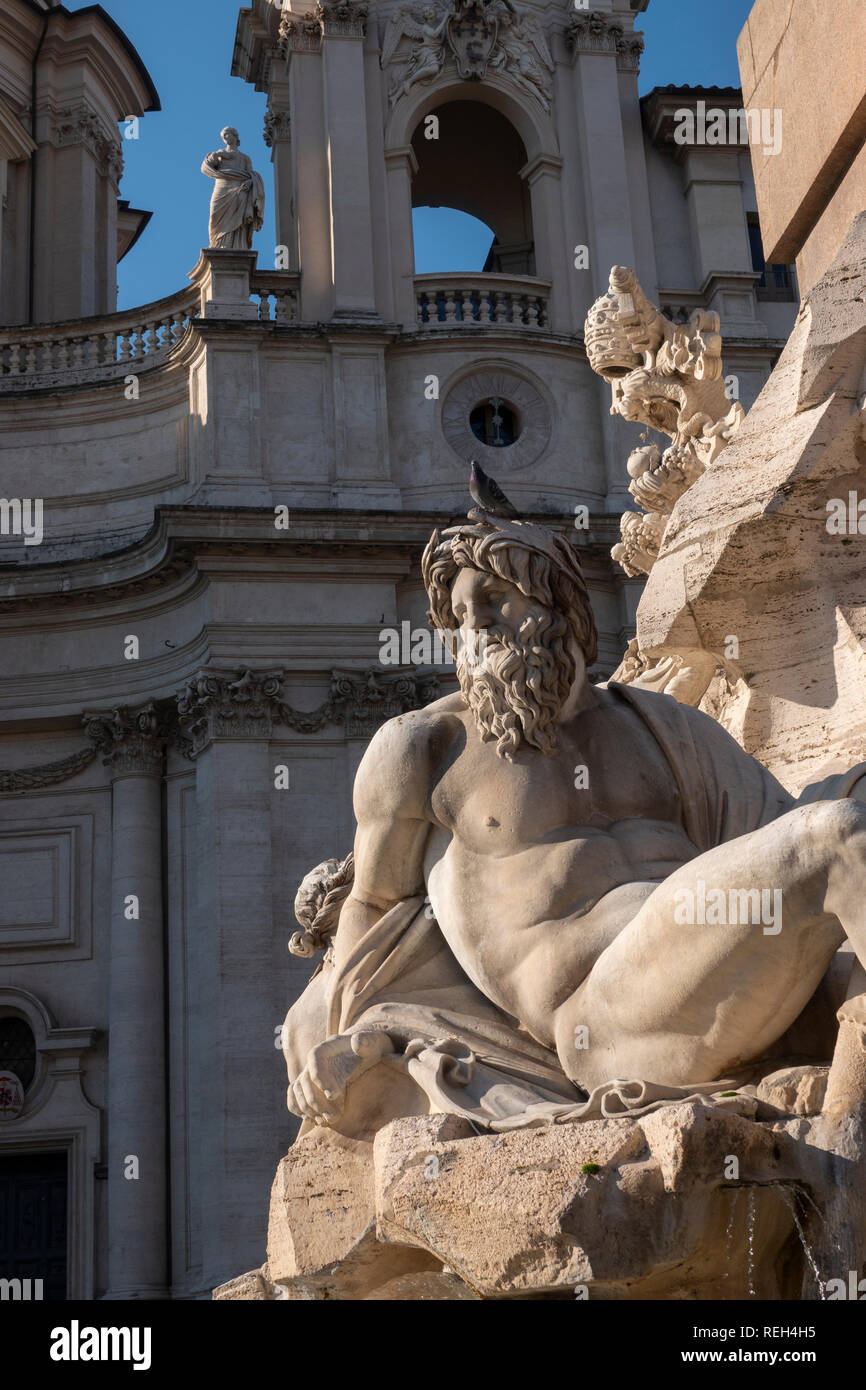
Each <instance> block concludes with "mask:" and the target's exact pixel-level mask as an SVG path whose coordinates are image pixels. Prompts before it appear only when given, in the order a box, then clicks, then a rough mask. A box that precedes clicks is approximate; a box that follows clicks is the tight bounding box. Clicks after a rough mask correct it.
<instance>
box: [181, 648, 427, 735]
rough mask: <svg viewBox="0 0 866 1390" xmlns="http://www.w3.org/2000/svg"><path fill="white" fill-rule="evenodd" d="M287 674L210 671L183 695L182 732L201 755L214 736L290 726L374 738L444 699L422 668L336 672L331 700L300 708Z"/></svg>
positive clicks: (267, 732) (268, 731) (260, 732)
mask: <svg viewBox="0 0 866 1390" xmlns="http://www.w3.org/2000/svg"><path fill="white" fill-rule="evenodd" d="M283 679H284V677H283V673H282V672H280V671H268V672H254V671H249V670H244V671H240V672H237V671H232V672H228V671H216V670H207V669H206V670H203V671H201V672H200V673H199V674H198V675H197V676H196V677H194V678H193V680H191V681H190V682H189V684H188V685H187V686H186V688H185V689H184V690H183V691H181V693H180V694H179V695H178V699H177V708H178V723H179V729H180V732H181V735H182V736H183V737H184V738H185V739H186V740H187V741H188V751H189V753H190V755H191V756H193V757H195V756H197V755H198V754H199V753H201V752H202V751H203V749H204V748H206V747H207V746H208V744H210V743H211V742H213V740H214V739H217V738H229V739H269V738H271V737H272V736H273V734H274V729H275V728H276V727H277V726H279V725H283V726H284V727H286V728H289V729H293V730H294V731H295V732H296V733H300V734H315V733H318V732H319V731H320V730H321V729H325V728H327V727H328V726H329V725H332V724H342V725H343V728H344V731H345V733H346V736H347V737H348V738H371V737H372V735H373V734H374V733H375V732H376V730H377V729H378V728H379V726H380V725H381V724H384V723H385V721H386V720H388V719H394V718H396V716H397V715H398V714H405V713H406V711H407V710H411V709H420V708H421V707H422V706H423V705H426V704H429V702H430V701H431V700H435V699H438V697H439V694H440V690H439V681H438V679H437V677H436V676H435V675H434V674H432V673H429V672H420V671H417V670H414V669H410V670H406V669H398V670H391V671H387V672H385V671H381V670H379V669H378V668H376V667H369V668H368V669H367V670H365V671H340V670H337V671H332V673H331V684H330V689H329V691H328V695H327V699H325V700H324V701H323V703H322V704H321V705H319V706H318V708H316V709H313V710H297V709H294V708H293V707H292V706H291V705H289V704H287V703H286V701H285V700H284V699H283Z"/></svg>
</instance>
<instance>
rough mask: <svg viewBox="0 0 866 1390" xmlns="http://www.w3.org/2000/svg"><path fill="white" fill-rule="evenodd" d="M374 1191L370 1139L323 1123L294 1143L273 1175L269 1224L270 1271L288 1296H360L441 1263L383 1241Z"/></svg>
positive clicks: (428, 1269) (419, 1252)
mask: <svg viewBox="0 0 866 1390" xmlns="http://www.w3.org/2000/svg"><path fill="white" fill-rule="evenodd" d="M374 1192H375V1184H374V1175H373V1163H372V1146H371V1145H370V1144H366V1143H362V1142H361V1141H358V1140H354V1139H347V1138H345V1137H344V1136H343V1135H342V1134H338V1133H336V1132H335V1131H333V1130H326V1129H317V1130H315V1131H314V1132H313V1133H312V1134H308V1135H306V1136H305V1137H304V1138H303V1139H301V1140H299V1141H298V1143H296V1144H295V1145H294V1146H293V1147H292V1148H291V1149H290V1150H289V1152H288V1154H287V1155H286V1157H285V1158H284V1159H283V1160H282V1162H281V1163H280V1166H279V1168H278V1169H277V1175H276V1178H275V1179H274V1186H273V1190H272V1192H271V1213H270V1222H269V1227H268V1266H269V1269H270V1278H271V1279H272V1280H273V1282H274V1283H275V1284H277V1285H280V1286H282V1287H283V1288H285V1289H286V1290H288V1297H289V1298H295V1299H301V1300H303V1299H317V1298H337V1299H341V1298H342V1299H345V1298H358V1297H362V1296H363V1294H364V1292H365V1291H367V1290H369V1289H371V1288H375V1287H377V1286H378V1285H380V1284H384V1283H387V1282H388V1281H389V1280H391V1279H395V1278H399V1277H401V1276H402V1275H404V1274H413V1273H415V1272H417V1271H431V1270H432V1271H437V1270H438V1269H439V1268H440V1262H439V1261H438V1260H436V1259H432V1258H430V1257H429V1256H427V1255H426V1254H425V1253H424V1252H421V1251H416V1250H405V1251H403V1250H392V1249H387V1248H385V1247H383V1246H382V1245H381V1244H379V1243H378V1242H377V1240H376V1213H375V1202H374ZM241 1296H245V1295H241Z"/></svg>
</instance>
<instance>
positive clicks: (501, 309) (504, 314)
mask: <svg viewBox="0 0 866 1390" xmlns="http://www.w3.org/2000/svg"><path fill="white" fill-rule="evenodd" d="M494 299H495V301H496V309H495V311H494V314H493V318H494V321H495V322H496V323H505V322H506V321H507V318H508V301H507V297H506V294H505V291H504V290H497V291H496V293H495V295H494Z"/></svg>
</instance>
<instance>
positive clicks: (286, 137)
mask: <svg viewBox="0 0 866 1390" xmlns="http://www.w3.org/2000/svg"><path fill="white" fill-rule="evenodd" d="M265 144H266V145H267V146H268V148H269V149H270V151H271V163H272V164H273V166H274V206H275V209H276V221H277V245H278V246H287V247H288V250H289V259H288V262H287V263H286V264H281V265H280V267H279V269H280V270H297V269H298V224H297V219H296V217H295V180H294V174H293V172H292V122H291V117H290V115H289V84H288V79H287V77H285V76H283V77H281V78H280V79H279V81H276V82H273V83H272V84H271V89H270V96H269V100H268V109H267V111H266V112H265Z"/></svg>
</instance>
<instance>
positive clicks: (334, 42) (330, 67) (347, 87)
mask: <svg viewBox="0 0 866 1390" xmlns="http://www.w3.org/2000/svg"><path fill="white" fill-rule="evenodd" d="M317 13H318V14H319V17H320V19H321V23H322V35H323V38H322V66H323V76H324V97H325V107H324V109H325V126H326V132H327V148H328V165H329V175H330V197H331V229H332V237H333V243H332V254H333V276H334V316H335V317H336V318H359V317H360V318H372V317H375V316H376V289H375V279H374V270H373V216H372V206H371V196H370V160H369V151H368V148H367V98H366V85H365V81H364V36H365V33H366V15H367V6H366V4H364V3H363V0H323V3H322V4H320V5H319V8H318V11H317Z"/></svg>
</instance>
